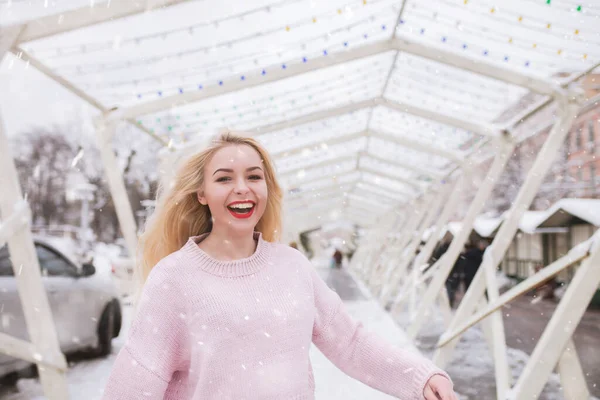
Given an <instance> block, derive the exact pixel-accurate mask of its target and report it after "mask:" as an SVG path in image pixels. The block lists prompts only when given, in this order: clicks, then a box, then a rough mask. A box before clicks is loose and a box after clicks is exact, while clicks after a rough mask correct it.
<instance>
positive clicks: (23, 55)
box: [10, 47, 167, 146]
mask: <svg viewBox="0 0 600 400" xmlns="http://www.w3.org/2000/svg"><path fill="white" fill-rule="evenodd" d="M10 51H11V52H12V53H13V54H14V55H15V56H16V57H17V58H19V59H21V60H23V61H25V62H28V63H29V64H30V65H31V66H33V67H35V68H36V69H37V70H38V71H40V72H41V73H42V74H44V75H46V76H47V77H48V78H50V79H52V80H53V81H54V82H56V83H58V84H59V85H60V86H62V87H63V88H65V89H66V90H68V91H69V92H71V93H73V94H74V95H75V96H77V97H79V98H80V99H81V100H83V101H86V102H87V103H89V104H90V105H92V106H93V107H95V108H97V109H98V110H100V112H102V113H103V114H105V113H107V112H109V109H107V108H106V107H105V106H104V105H102V103H100V101H98V100H97V99H95V98H94V97H92V96H90V95H88V94H87V93H86V92H84V91H82V90H80V89H79V88H77V87H75V86H73V84H71V83H70V82H69V81H67V80H66V79H64V78H63V77H61V76H60V75H57V74H55V73H54V72H53V71H52V70H51V69H50V68H48V67H46V65H44V64H43V63H42V62H41V61H39V60H38V59H37V58H35V57H33V56H32V55H31V54H29V53H28V52H27V51H25V50H23V49H21V48H20V47H13V48H11V50H10ZM126 121H127V122H129V123H131V124H132V125H134V126H135V127H136V128H137V129H139V130H141V131H143V132H144V133H146V134H148V135H150V136H151V137H152V138H154V139H155V140H156V141H158V142H160V143H161V144H162V145H163V146H167V142H166V141H165V140H164V139H162V138H160V137H158V136H157V135H156V134H155V133H152V132H150V130H149V129H148V128H146V127H144V126H141V125H140V124H137V123H136V121H135V120H134V119H132V118H129V119H127V120H126Z"/></svg>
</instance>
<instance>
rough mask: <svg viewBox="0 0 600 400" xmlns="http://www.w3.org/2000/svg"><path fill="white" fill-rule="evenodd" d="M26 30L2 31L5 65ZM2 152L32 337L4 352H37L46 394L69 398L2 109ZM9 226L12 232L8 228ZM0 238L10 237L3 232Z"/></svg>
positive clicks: (10, 340) (6, 213)
mask: <svg viewBox="0 0 600 400" xmlns="http://www.w3.org/2000/svg"><path fill="white" fill-rule="evenodd" d="M20 29H21V28H20V27H16V28H5V29H1V31H0V33H2V34H1V35H0V63H1V62H2V61H3V60H4V55H5V54H6V52H7V50H8V49H9V48H11V47H12V45H13V43H14V42H15V41H16V39H17V37H18V35H19V32H20ZM0 154H1V155H2V157H0V189H1V190H2V196H0V216H1V217H2V220H3V221H4V222H5V223H6V222H8V221H14V219H13V217H14V216H18V218H19V221H18V223H11V224H10V226H5V227H4V228H3V229H2V228H0V231H5V233H9V235H7V237H6V239H7V248H8V252H9V254H10V257H11V259H12V269H13V272H14V275H15V276H14V279H13V280H14V281H15V283H16V287H17V291H18V293H19V297H20V298H21V304H20V307H21V308H22V310H23V314H22V315H23V317H24V319H25V327H26V329H27V333H28V334H29V340H30V341H31V343H28V342H25V341H23V340H20V339H17V338H14V337H12V336H9V335H6V334H2V335H0V352H2V353H10V355H12V356H13V357H18V358H23V359H25V360H27V361H32V360H31V359H30V357H31V356H33V358H35V360H33V361H34V362H37V363H38V366H39V367H40V368H39V371H40V381H41V383H42V387H43V390H44V394H45V395H46V397H47V398H48V399H50V400H59V399H66V398H68V395H69V394H68V393H69V391H68V385H67V379H66V372H65V371H66V369H67V363H66V360H65V357H64V355H63V354H62V352H61V349H60V345H59V340H58V334H57V332H56V325H55V324H54V319H53V317H52V311H51V309H50V305H49V302H48V296H47V294H46V291H45V290H44V286H43V283H42V277H41V270H40V265H39V261H38V258H37V256H36V251H35V246H34V243H33V237H32V235H31V232H30V228H29V227H30V225H31V210H30V208H29V205H28V204H27V203H26V200H25V199H23V195H22V192H21V185H20V184H19V178H18V174H17V170H16V167H15V163H14V160H13V157H12V155H11V148H10V145H9V140H8V135H7V134H6V133H5V128H4V122H3V120H2V115H1V113H0ZM0 225H1V224H0ZM9 229H10V230H12V232H6V231H7V230H9ZM0 236H4V235H1V234H0ZM17 312H18V311H17ZM28 355H29V357H28ZM36 355H37V356H38V357H36ZM42 361H43V362H42Z"/></svg>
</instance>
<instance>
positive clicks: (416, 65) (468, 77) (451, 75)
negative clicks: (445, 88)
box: [396, 54, 518, 95]
mask: <svg viewBox="0 0 600 400" xmlns="http://www.w3.org/2000/svg"><path fill="white" fill-rule="evenodd" d="M402 65H407V66H408V67H410V69H411V70H413V71H414V70H418V71H424V72H426V73H427V74H430V75H435V76H436V77H439V78H443V80H444V81H454V82H468V83H469V84H473V85H476V86H479V87H481V88H482V89H483V90H486V91H490V92H494V93H500V94H504V95H506V94H509V93H510V92H511V90H514V89H515V88H518V87H517V86H514V85H509V84H507V83H504V82H499V81H496V80H494V79H491V78H488V77H485V76H482V75H479V74H471V73H467V72H464V71H461V70H460V69H457V68H455V67H451V66H448V65H446V64H441V63H438V62H436V61H432V60H426V59H423V58H419V57H415V56H411V55H406V54H401V55H400V57H398V61H397V63H396V68H397V69H401V68H402Z"/></svg>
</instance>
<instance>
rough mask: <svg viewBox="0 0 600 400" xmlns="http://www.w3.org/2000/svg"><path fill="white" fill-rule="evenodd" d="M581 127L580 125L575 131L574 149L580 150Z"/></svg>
mask: <svg viewBox="0 0 600 400" xmlns="http://www.w3.org/2000/svg"><path fill="white" fill-rule="evenodd" d="M582 131H583V129H582V128H581V126H580V127H579V128H578V129H577V130H576V131H575V150H576V151H579V150H581V135H582V133H583V132H582Z"/></svg>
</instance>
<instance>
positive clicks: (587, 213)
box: [538, 199, 600, 227]
mask: <svg viewBox="0 0 600 400" xmlns="http://www.w3.org/2000/svg"><path fill="white" fill-rule="evenodd" d="M561 214H563V215H562V218H561ZM565 214H569V215H570V216H572V217H577V218H579V219H582V220H583V221H586V222H588V223H590V224H591V225H595V226H600V199H561V200H559V201H557V202H556V203H554V205H552V207H550V208H549V209H548V210H546V211H544V218H543V219H541V220H540V222H539V223H538V226H546V227H549V226H565V225H568V224H569V223H570V220H571V218H569V216H568V215H565Z"/></svg>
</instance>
